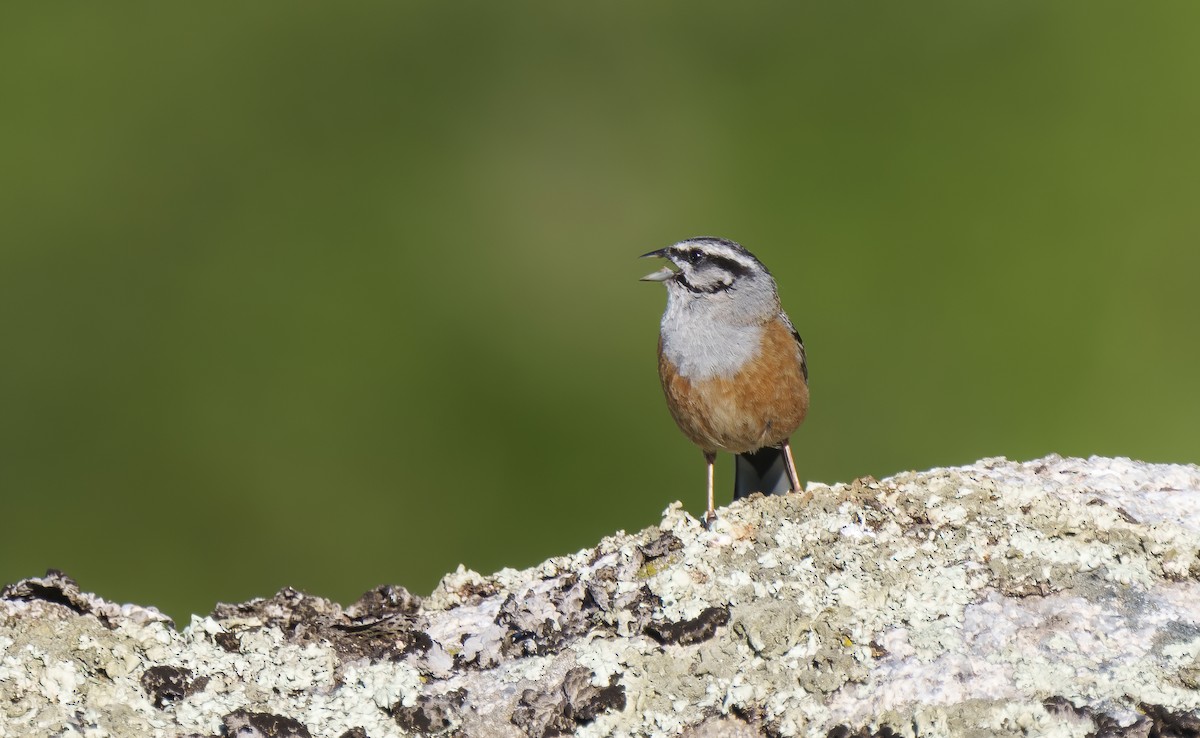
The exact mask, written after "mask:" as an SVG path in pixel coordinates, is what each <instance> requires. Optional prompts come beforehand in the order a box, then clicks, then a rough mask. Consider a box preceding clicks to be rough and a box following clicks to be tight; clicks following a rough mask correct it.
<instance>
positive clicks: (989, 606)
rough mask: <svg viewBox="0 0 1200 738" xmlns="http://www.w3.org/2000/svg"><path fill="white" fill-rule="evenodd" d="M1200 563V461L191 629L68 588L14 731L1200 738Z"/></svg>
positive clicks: (41, 613) (601, 553) (11, 656)
mask: <svg viewBox="0 0 1200 738" xmlns="http://www.w3.org/2000/svg"><path fill="white" fill-rule="evenodd" d="M1198 553H1200V468H1197V467H1194V466H1172V465H1153V464H1142V463H1137V462H1132V461H1129V460H1126V459H1101V458H1093V459H1089V460H1080V459H1061V458H1058V457H1048V458H1045V459H1041V460H1038V461H1033V462H1028V463H1012V462H1008V461H1005V460H1003V459H990V460H985V461H982V462H979V463H977V464H975V465H972V466H968V467H960V468H955V469H935V470H932V471H928V472H922V473H905V474H899V475H897V476H895V477H892V478H890V479H885V480H882V481H875V480H872V479H860V480H858V481H855V482H853V483H851V484H845V485H834V486H826V485H821V484H812V485H810V486H809V487H808V489H807V490H806V492H805V493H804V494H800V495H789V496H785V497H768V498H761V497H756V498H753V499H749V500H744V501H741V502H738V503H735V504H734V505H732V506H731V507H729V508H727V509H725V510H722V511H721V516H720V519H719V520H718V521H717V523H716V524H715V525H714V526H713V527H712V528H711V529H705V527H704V526H702V525H701V524H700V523H699V522H698V521H696V520H695V519H693V518H691V517H690V516H688V515H687V514H686V513H684V512H683V511H682V509H681V508H680V507H679V506H678V504H676V505H672V506H671V507H670V508H668V510H667V512H666V515H665V516H664V518H663V521H662V523H661V524H660V525H659V526H658V527H657V528H653V529H647V530H644V531H642V532H640V533H637V534H634V535H625V534H620V535H617V536H613V537H611V538H606V539H604V540H603V541H601V542H600V543H599V545H598V546H596V547H595V548H592V549H586V550H583V551H580V552H578V553H576V554H573V555H571V556H564V557H559V558H554V559H551V560H549V561H546V562H545V563H543V564H542V565H541V566H538V567H536V568H533V569H528V570H524V571H516V570H509V569H506V570H503V571H500V572H498V573H496V574H494V575H491V576H483V575H480V574H477V573H475V572H471V571H466V570H463V569H461V568H460V569H459V571H457V572H455V573H452V574H449V575H447V576H446V577H445V578H444V579H443V581H442V582H441V584H440V585H439V586H438V588H437V589H436V590H435V591H434V592H433V593H431V594H430V596H429V597H427V598H424V599H423V600H422V599H421V598H418V597H415V596H413V595H411V594H409V593H408V592H407V591H405V590H404V589H403V588H401V587H380V588H378V589H376V590H373V591H372V592H369V593H367V594H366V595H364V596H363V598H362V599H360V600H359V602H357V603H354V604H353V605H351V606H349V607H346V608H343V607H341V606H340V605H338V604H336V603H333V602H330V601H328V600H324V599H322V598H319V597H313V596H310V595H306V594H303V593H300V592H297V591H294V590H290V589H285V590H283V591H282V592H280V593H278V594H276V595H275V596H274V597H271V598H267V599H259V600H254V601H252V602H248V603H244V604H240V605H222V606H219V607H218V608H217V609H216V610H215V611H214V612H213V613H212V614H210V615H209V616H207V617H195V618H193V619H192V622H191V624H190V625H188V626H187V627H186V628H184V629H183V630H182V631H177V630H176V629H175V628H174V625H173V624H172V623H171V622H170V621H169V620H167V619H166V618H164V617H163V616H162V615H161V614H159V613H158V612H157V611H155V610H153V609H152V608H144V607H137V606H130V605H125V606H121V605H116V604H113V603H110V602H107V601H105V600H103V599H101V598H99V597H97V596H95V595H91V594H87V593H84V592H81V591H80V589H79V588H78V586H76V585H75V583H74V582H73V581H71V580H70V579H69V578H68V577H66V576H65V575H62V574H61V573H58V572H50V573H48V574H47V575H46V576H45V577H38V578H34V579H27V580H24V581H22V582H18V583H15V584H12V585H9V586H7V587H5V588H4V589H3V590H2V591H0V738H8V737H9V736H47V735H54V736H57V735H64V736H89V737H93V738H104V737H106V736H116V737H123V736H156V737H161V738H175V736H202V737H204V738H212V737H216V736H241V737H242V738H252V737H253V736H263V737H269V736H314V737H315V738H324V737H328V738H340V737H345V738H364V737H366V736H369V737H370V738H384V737H386V736H400V735H406V734H421V735H446V736H511V737H512V738H525V737H526V736H550V735H563V734H575V735H581V736H608V735H615V736H689V737H691V738H700V737H701V736H717V735H735V736H755V735H758V736H772V737H774V736H793V735H795V736H821V737H825V736H838V737H844V738H851V737H855V736H917V735H920V736H997V735H1014V736H1015V735H1044V736H1079V737H1081V738H1082V737H1083V736H1089V735H1090V736H1192V735H1200V712H1198V709H1200V690H1198V687H1200V581H1198V580H1200V559H1198V558H1197V556H1198Z"/></svg>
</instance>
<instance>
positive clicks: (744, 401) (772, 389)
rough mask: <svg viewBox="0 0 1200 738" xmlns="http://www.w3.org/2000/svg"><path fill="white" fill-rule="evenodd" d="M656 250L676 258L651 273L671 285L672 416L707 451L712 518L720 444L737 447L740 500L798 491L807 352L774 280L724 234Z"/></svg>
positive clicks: (666, 384)
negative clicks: (795, 450)
mask: <svg viewBox="0 0 1200 738" xmlns="http://www.w3.org/2000/svg"><path fill="white" fill-rule="evenodd" d="M651 257H653V258H660V259H666V260H668V261H669V262H670V265H668V266H664V267H663V268H662V269H659V270H658V271H656V272H653V273H651V274H647V275H646V276H644V277H642V281H645V282H661V283H663V284H664V285H666V288H667V307H666V310H664V311H663V316H662V322H661V324H660V330H659V336H658V374H659V379H660V380H661V381H662V388H663V393H664V394H665V395H666V399H667V408H668V409H669V410H670V412H671V417H673V418H674V419H675V423H676V424H677V425H678V426H679V429H680V430H681V431H683V433H684V435H685V436H687V437H688V438H689V439H690V440H691V441H692V443H694V444H696V445H697V446H699V447H700V450H701V451H702V452H703V453H704V462H705V465H706V467H707V472H708V511H707V512H706V514H705V518H704V519H705V524H706V525H709V526H711V525H712V523H713V522H714V521H715V520H716V517H717V516H716V511H715V510H714V508H713V465H714V463H715V462H716V457H717V452H720V451H723V452H726V453H732V454H735V455H736V462H735V469H736V471H735V475H734V477H735V479H734V499H740V498H742V497H746V496H748V495H749V494H751V493H753V492H764V493H766V494H785V493H786V492H788V491H789V489H790V490H792V491H799V490H800V489H801V487H800V478H799V475H797V473H796V462H795V459H794V458H793V456H792V449H791V442H790V438H791V435H792V433H794V432H795V431H796V429H797V428H799V427H800V424H801V423H803V422H804V417H805V415H807V414H808V360H807V356H806V354H805V351H804V341H803V339H801V338H800V334H799V333H798V332H797V331H796V329H795V327H794V326H793V325H792V321H791V319H789V318H788V316H787V313H785V312H784V311H783V307H782V306H781V305H780V302H779V291H778V288H777V286H776V284H775V278H774V277H772V276H771V272H770V271H768V270H767V267H766V266H765V265H764V264H763V263H762V262H761V261H759V260H758V258H757V257H755V256H754V254H752V253H750V252H749V251H748V250H746V248H745V247H743V246H742V245H741V244H739V243H737V242H735V241H730V240H728V239H724V238H716V237H711V236H701V237H697V238H689V239H687V240H684V241H679V242H678V243H675V244H672V245H670V246H667V247H666V248H661V249H658V250H656V251H651V252H649V253H646V254H643V255H642V258H651ZM672 266H673V267H674V268H672Z"/></svg>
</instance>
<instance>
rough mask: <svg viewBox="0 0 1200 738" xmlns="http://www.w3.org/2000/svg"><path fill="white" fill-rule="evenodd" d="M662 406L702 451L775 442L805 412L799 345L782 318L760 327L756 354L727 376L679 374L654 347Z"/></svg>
mask: <svg viewBox="0 0 1200 738" xmlns="http://www.w3.org/2000/svg"><path fill="white" fill-rule="evenodd" d="M658 373H659V377H660V378H661V379H662V385H663V392H665V393H666V396H667V407H669V408H670V410H671V415H672V417H674V418H675V422H676V423H677V424H678V425H679V428H680V430H682V431H683V432H684V434H685V435H686V436H687V437H688V438H690V439H691V440H692V442H693V443H695V444H696V445H697V446H699V447H700V448H701V449H703V450H704V451H705V452H715V451H728V452H731V453H745V452H747V451H754V450H755V449H759V448H762V447H764V446H776V445H778V444H780V443H782V442H783V441H785V440H787V438H788V437H789V436H790V435H792V433H793V432H794V431H795V430H796V429H797V428H798V427H800V424H801V423H802V422H804V416H805V414H806V413H807V412H808V383H807V382H806V381H805V379H804V374H803V369H802V364H801V360H800V347H799V345H798V344H797V343H796V339H795V337H794V336H793V335H792V333H791V331H789V330H788V328H787V326H785V325H784V323H783V321H780V320H774V321H772V322H771V323H769V324H768V325H767V326H765V330H763V336H762V344H761V346H760V350H759V355H758V358H757V359H756V360H754V361H750V362H747V364H746V366H745V367H743V368H742V370H741V371H739V372H737V373H736V374H735V375H733V376H732V377H728V378H721V377H718V378H713V379H702V380H696V381H693V380H691V379H689V378H687V377H681V376H679V374H678V373H677V372H676V370H675V366H674V365H672V364H671V362H670V361H669V360H668V359H667V358H666V357H665V356H663V352H662V339H661V338H660V339H659V347H658Z"/></svg>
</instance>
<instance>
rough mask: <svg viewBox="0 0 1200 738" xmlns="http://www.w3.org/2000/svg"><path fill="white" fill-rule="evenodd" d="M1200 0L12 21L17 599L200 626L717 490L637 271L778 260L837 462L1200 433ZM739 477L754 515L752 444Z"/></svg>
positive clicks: (3, 411)
mask: <svg viewBox="0 0 1200 738" xmlns="http://www.w3.org/2000/svg"><path fill="white" fill-rule="evenodd" d="M1197 28H1200V4H1196V3H1188V2H1176V3H1149V4H1137V5H1136V6H1133V5H1128V4H1124V3H1086V4H1084V3H1059V2H1045V0H1036V1H1021V0H1017V1H1014V0H1004V1H1003V2H1001V1H996V2H975V1H972V2H962V1H961V0H954V1H947V2H936V3H930V2H910V3H863V2H838V3H821V4H813V3H802V4H801V3H797V4H786V5H785V4H778V5H776V4H736V5H735V4H732V3H729V4H695V3H669V4H654V5H651V4H644V3H633V2H616V3H592V4H587V5H583V4H561V3H542V4H499V3H485V2H479V3H435V2H427V3H395V2H363V3H354V4H347V3H339V4H327V3H314V2H293V3H286V4H281V3H192V4H180V3H170V4H155V3H143V4H130V5H125V6H123V7H119V8H118V7H114V6H111V5H94V4H89V5H79V4H76V5H51V4H44V3H39V4H31V5H29V6H16V5H10V6H7V7H5V8H4V9H3V11H0V92H2V97H0V105H2V110H0V339H2V341H3V343H2V351H3V355H2V360H0V494H2V495H3V503H2V507H0V516H2V519H3V528H2V537H0V581H11V580H14V579H17V578H20V577H24V576H30V575H37V574H40V573H41V572H42V571H43V570H44V569H46V568H47V567H58V568H62V569H64V570H66V571H67V572H68V573H69V574H71V575H73V576H74V577H76V578H77V579H78V580H79V581H80V582H81V584H82V585H83V586H84V587H85V588H87V589H90V590H92V591H97V592H99V593H101V594H102V595H104V596H105V597H108V598H110V599H115V600H121V601H136V602H140V603H146V604H155V605H158V606H160V607H161V608H162V609H163V610H165V611H166V612H167V613H168V614H170V615H172V616H174V617H176V618H177V619H181V620H182V621H183V622H186V617H187V614H188V613H191V612H207V611H208V610H209V609H211V607H212V606H213V604H214V603H215V602H217V601H219V600H220V601H241V600H244V599H248V598H250V597H253V596H259V595H269V594H270V593H272V592H274V591H275V590H276V589H277V588H279V587H281V586H284V585H293V586H296V587H299V588H303V589H305V590H307V591H310V592H312V593H315V594H320V595H323V596H327V597H330V598H333V599H336V600H339V601H342V602H347V601H350V600H353V599H354V598H355V597H357V595H358V594H359V593H361V592H362V591H364V590H366V589H368V588H370V587H372V586H375V585H377V584H379V583H383V582H394V583H399V584H403V585H405V586H407V587H409V588H410V589H412V590H414V591H416V592H420V593H426V592H428V591H429V590H430V589H431V588H432V587H433V585H434V584H435V583H436V581H437V579H438V578H439V576H440V575H441V574H443V573H445V572H447V571H450V570H452V569H453V568H454V567H455V566H456V565H457V564H459V563H460V562H461V563H463V564H465V565H467V566H469V567H471V568H474V569H477V570H480V571H484V572H487V571H492V570H495V569H497V568H500V567H503V566H517V567H520V566H527V565H530V564H533V563H536V562H538V561H540V560H542V559H543V558H545V557H547V556H550V555H555V554H561V553H565V552H569V551H574V550H577V549H580V548H583V547H586V546H589V545H592V544H593V543H594V542H595V541H596V540H597V539H598V538H599V537H601V536H602V535H604V534H606V533H609V532H612V531H615V530H617V529H622V528H623V529H627V530H636V529H640V528H642V527H644V526H647V525H652V524H654V523H656V522H657V520H658V517H659V513H660V512H661V511H662V510H663V508H665V507H666V506H667V504H668V503H670V502H671V501H672V500H676V499H682V500H683V501H684V502H685V504H686V506H687V508H688V509H689V510H690V511H692V512H693V513H699V512H701V511H702V510H703V465H702V461H701V457H700V454H699V452H698V451H697V450H696V449H694V448H693V447H692V446H691V445H690V444H689V443H688V442H687V441H686V440H685V439H684V438H683V436H682V435H681V434H680V433H679V432H678V431H677V430H676V428H675V427H674V425H673V423H672V421H671V419H670V417H669V415H668V414H667V411H666V409H665V406H664V404H663V401H662V398H661V395H660V390H659V386H658V380H657V376H656V371H655V357H654V346H655V341H656V334H657V323H658V318H659V315H660V313H661V310H662V307H663V304H664V301H665V297H664V294H663V290H662V288H661V286H659V285H650V284H644V283H639V282H638V281H637V278H638V277H640V276H642V275H643V274H644V273H646V272H648V271H650V270H652V269H653V268H655V266H654V265H652V264H649V263H647V262H639V261H638V260H637V259H636V258H635V257H637V256H638V255H639V254H641V253H643V252H645V251H649V250H651V249H655V248H659V247H661V246H664V245H667V244H669V243H671V242H673V241H675V240H678V239H681V238H684V237H687V236H693V235H702V234H713V235H720V236H726V237H729V238H734V239H737V240H739V241H741V242H742V243H744V244H745V245H746V246H747V247H749V248H750V249H751V250H752V251H754V252H755V253H756V254H757V255H758V256H759V257H760V258H761V259H762V260H763V261H765V262H766V263H767V264H768V265H769V266H770V267H771V269H772V271H773V272H774V273H775V274H776V276H777V277H778V279H779V282H780V284H781V291H782V296H783V302H784V305H785V307H786V308H787V309H788V311H789V312H790V314H791V316H792V318H793V319H794V321H795V323H796V325H797V327H798V328H799V330H800V332H801V333H802V334H803V335H804V337H805V340H806V343H807V345H808V349H809V358H810V366H811V370H812V377H811V378H812V396H813V406H812V412H811V414H810V415H809V419H808V422H807V424H806V425H805V426H804V427H803V428H802V429H801V430H800V432H799V433H798V434H797V435H796V436H795V437H794V439H793V442H794V447H795V448H796V450H797V453H798V461H799V464H800V466H801V473H802V475H803V476H804V477H805V478H806V479H814V480H820V481H827V482H834V481H843V480H850V479H852V478H854V477H856V476H861V475H865V474H872V475H876V476H882V475H886V474H890V473H894V472H897V471H900V470H904V469H920V468H927V467H930V466H944V465H952V464H960V463H966V462H970V461H973V460H975V459H977V458H979V457H984V456H995V455H1007V456H1009V457H1011V458H1016V459H1028V458H1032V457H1037V456H1041V455H1044V454H1047V453H1050V452H1057V453H1061V454H1064V455H1067V454H1070V455H1089V454H1105V455H1126V456H1133V457H1137V458H1142V459H1146V460H1153V461H1174V462H1197V461H1200V427H1198V419H1200V412H1198V411H1200V389H1198V388H1197V367H1198V366H1200V342H1198V341H1197V318H1198V317H1200V305H1198V301H1197V291H1196V284H1197V273H1198V269H1200V207H1198V205H1197V203H1198V200H1200V143H1198V136H1197V131H1200V84H1197V79H1198V74H1200V43H1197V33H1196V29H1197ZM719 463H720V467H719V468H720V474H721V482H720V483H721V490H720V491H721V500H722V502H724V501H727V500H728V496H729V488H730V479H731V473H730V466H731V464H730V462H729V459H728V458H724V457H723V458H722V459H721V461H720V462H719Z"/></svg>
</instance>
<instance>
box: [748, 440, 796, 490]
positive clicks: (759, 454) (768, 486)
mask: <svg viewBox="0 0 1200 738" xmlns="http://www.w3.org/2000/svg"><path fill="white" fill-rule="evenodd" d="M735 464H736V466H735V471H734V477H733V499H735V500H740V499H742V498H743V497H747V496H749V495H751V494H752V493H754V492H762V493H763V494H764V495H786V494H787V493H788V492H790V491H791V490H792V483H791V480H789V479H788V473H787V461H786V460H785V459H784V458H783V449H782V448H773V447H770V446H768V447H766V448H760V449H759V450H757V451H751V452H750V453H746V454H738V455H737V461H736V462H735Z"/></svg>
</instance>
